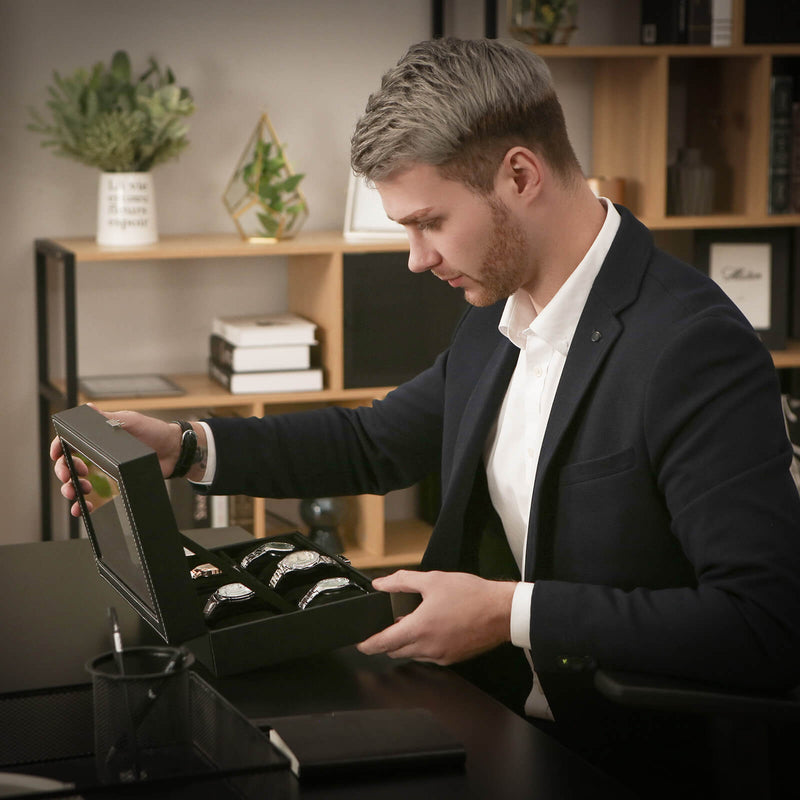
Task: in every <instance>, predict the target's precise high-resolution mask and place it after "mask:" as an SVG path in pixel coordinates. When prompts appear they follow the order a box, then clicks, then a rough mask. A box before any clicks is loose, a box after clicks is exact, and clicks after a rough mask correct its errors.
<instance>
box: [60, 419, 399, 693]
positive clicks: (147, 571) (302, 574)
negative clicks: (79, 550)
mask: <svg viewBox="0 0 800 800" xmlns="http://www.w3.org/2000/svg"><path fill="white" fill-rule="evenodd" d="M52 419H53V424H54V426H55V430H56V433H57V435H58V436H59V438H60V440H61V443H62V446H63V449H64V453H65V455H66V459H67V463H68V465H69V467H70V471H71V473H72V479H73V482H76V480H77V476H76V472H75V467H74V462H75V459H77V458H80V459H82V460H83V461H85V462H86V463H87V464H88V465H89V467H90V480H91V482H92V486H93V491H92V493H91V495H89V497H88V500H89V502H90V503H91V505H92V510H91V511H90V510H89V508H88V506H87V502H86V500H87V498H84V497H83V495H82V494H80V493H79V497H80V500H79V502H80V505H81V516H82V518H83V522H84V525H85V527H86V532H87V534H88V537H89V539H90V541H91V544H92V548H93V550H94V556H95V560H96V562H97V568H98V570H99V572H100V574H101V575H102V576H103V577H104V578H105V579H106V580H107V581H108V582H109V583H110V584H111V585H112V586H113V587H114V588H115V589H116V591H117V592H118V593H119V594H120V595H121V596H122V597H123V598H125V600H126V601H127V602H128V603H129V604H130V605H131V606H132V607H133V608H134V609H135V610H136V612H137V613H138V614H139V616H141V617H142V619H144V620H145V621H146V622H147V623H148V624H149V625H150V626H151V627H152V628H153V629H154V630H155V631H156V632H157V633H158V634H159V636H160V637H161V638H162V639H163V640H164V641H165V642H167V643H168V644H173V645H177V644H181V645H184V646H186V647H188V648H189V649H190V650H191V651H192V652H193V653H194V654H195V657H196V658H197V659H198V660H199V661H200V662H201V663H203V664H204V665H205V666H206V667H207V668H208V669H209V670H210V671H211V672H212V673H213V674H214V675H216V676H218V677H219V676H223V675H231V674H235V673H239V672H244V671H247V670H250V669H255V668H258V667H261V666H266V665H268V664H274V663H278V662H281V661H286V660H288V659H292V658H297V657H300V656H305V655H310V654H312V653H318V652H322V651H325V650H331V649H334V648H336V647H340V646H343V645H347V644H353V643H355V642H359V641H362V640H364V639H366V638H368V637H369V636H371V635H372V634H373V633H376V632H378V631H380V630H382V629H383V628H385V627H387V626H388V625H390V624H391V623H392V622H393V621H394V615H393V613H392V601H391V598H390V596H389V595H388V594H386V593H383V592H377V591H374V590H373V589H372V587H371V583H370V580H369V578H367V577H366V576H365V575H363V574H362V573H360V572H359V571H358V570H356V569H354V568H353V567H352V566H351V565H350V563H349V562H348V561H347V559H345V558H343V557H342V556H339V555H334V554H329V553H324V552H323V551H321V550H320V549H319V548H317V547H316V546H315V545H314V544H313V543H312V542H311V541H310V540H309V539H308V538H307V537H305V536H303V535H302V534H301V533H299V532H292V533H290V534H287V535H282V536H280V537H275V540H280V542H282V543H285V544H284V545H283V547H284V548H285V549H288V546H291V547H292V552H298V551H312V552H315V553H316V554H317V555H318V556H320V558H319V559H318V560H319V562H320V563H319V564H316V565H314V564H313V562H314V561H315V560H317V559H315V558H314V557H310V556H305V557H304V558H305V561H306V562H312V566H311V567H308V566H306V565H305V564H304V566H305V568H304V569H297V570H291V571H288V572H286V574H285V575H283V577H281V579H280V580H279V581H277V582H276V581H273V579H272V576H273V574H274V573H275V570H276V569H277V568H278V563H279V562H280V560H281V558H283V557H284V556H285V554H284V553H280V552H279V553H267V554H265V555H264V556H262V557H261V558H259V559H256V560H255V561H253V562H252V563H249V564H248V566H247V567H242V565H241V562H242V559H243V558H244V557H245V556H246V555H247V554H248V553H249V552H251V551H253V550H254V549H255V548H256V547H258V546H259V545H261V544H264V543H265V542H269V541H271V540H269V539H254V538H252V537H250V536H249V534H247V533H246V532H245V531H242V538H243V539H244V540H245V541H243V542H242V543H239V544H232V545H226V546H223V547H219V548H214V549H207V548H205V547H203V546H201V545H200V544H199V543H198V542H196V541H194V540H193V539H190V538H189V537H187V536H186V535H184V534H183V533H181V531H180V530H178V526H177V523H176V521H175V516H174V514H173V511H172V506H171V504H170V500H169V495H168V493H167V488H166V484H165V482H164V478H163V477H162V475H161V468H160V466H159V464H158V458H157V456H156V453H155V452H154V451H153V450H152V449H151V448H149V447H147V446H146V445H145V444H143V443H142V442H140V441H139V440H138V439H136V438H135V437H134V436H132V435H131V434H129V433H128V432H127V431H126V430H125V428H124V427H122V426H120V425H119V423H117V422H116V421H115V420H108V419H107V418H106V417H105V416H103V415H102V414H100V413H99V412H97V411H96V410H95V409H93V408H91V407H90V406H78V407H76V408H70V409H67V410H66V411H61V412H59V413H57V414H55V415H53V417H52ZM248 539H249V541H247V540H248ZM273 541H274V540H273ZM299 560H300V561H301V562H302V561H303V558H300V559H299ZM193 575H194V576H195V577H193ZM331 577H339V578H341V577H346V578H348V579H349V581H348V582H347V585H346V586H345V587H344V588H338V584H336V587H337V588H334V589H333V590H331V591H325V592H321V593H319V594H316V595H315V596H314V598H313V599H312V600H311V601H310V602H309V603H308V604H303V603H302V602H301V601H302V600H303V599H304V598H306V597H307V595H308V593H309V590H311V589H312V587H314V586H315V585H316V584H317V582H318V581H321V580H323V579H327V578H331ZM271 582H272V583H273V586H271V585H270V583H271ZM338 583H339V584H340V583H344V581H340V582H338ZM228 584H242V585H243V586H244V587H246V589H243V588H242V586H236V587H235V588H236V589H238V592H237V591H228V590H223V592H221V593H220V595H215V592H217V590H218V589H220V587H222V586H227V585H228ZM326 585H327V584H326ZM212 595H213V596H215V597H219V596H221V597H222V598H223V599H222V601H221V602H217V601H216V600H215V601H214V602H209V599H210V598H211V597H212ZM226 595H230V596H231V597H232V598H234V599H231V600H227V599H225V596H226ZM242 595H244V596H245V599H243V600H237V599H235V598H236V597H241V596H242ZM301 605H305V607H304V608H301ZM204 609H213V610H211V611H210V612H209V613H208V614H207V613H205V612H204Z"/></svg>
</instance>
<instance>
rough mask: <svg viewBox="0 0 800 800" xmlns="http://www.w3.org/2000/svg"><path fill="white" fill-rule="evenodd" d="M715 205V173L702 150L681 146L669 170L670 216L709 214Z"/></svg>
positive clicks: (668, 194)
mask: <svg viewBox="0 0 800 800" xmlns="http://www.w3.org/2000/svg"><path fill="white" fill-rule="evenodd" d="M713 206H714V170H713V169H712V168H711V167H709V166H708V165H707V164H705V163H704V162H703V158H702V156H701V154H700V150H698V149H697V148H694V147H682V148H681V149H680V150H679V151H678V158H677V160H676V162H675V163H674V164H671V165H670V166H669V167H668V168H667V213H668V214H678V215H681V216H686V215H698V214H710V213H711V211H712V209H713Z"/></svg>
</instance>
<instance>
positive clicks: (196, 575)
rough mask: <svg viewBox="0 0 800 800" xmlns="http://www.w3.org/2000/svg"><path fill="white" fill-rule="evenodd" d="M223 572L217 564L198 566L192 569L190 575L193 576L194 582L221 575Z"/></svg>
mask: <svg viewBox="0 0 800 800" xmlns="http://www.w3.org/2000/svg"><path fill="white" fill-rule="evenodd" d="M220 572H222V570H221V569H220V568H219V567H218V566H217V565H216V564H198V565H197V566H196V567H192V569H191V570H190V571H189V574H190V575H191V576H192V580H193V581H196V580H198V579H200V578H209V577H211V576H212V575H219V574H220Z"/></svg>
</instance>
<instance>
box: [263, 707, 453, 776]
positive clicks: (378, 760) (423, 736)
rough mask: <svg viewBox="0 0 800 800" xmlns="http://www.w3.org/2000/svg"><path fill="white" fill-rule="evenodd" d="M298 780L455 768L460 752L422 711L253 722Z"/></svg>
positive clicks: (302, 716) (365, 711) (331, 714)
mask: <svg viewBox="0 0 800 800" xmlns="http://www.w3.org/2000/svg"><path fill="white" fill-rule="evenodd" d="M253 722H254V723H255V724H256V725H257V726H258V727H259V728H261V729H262V730H266V731H268V732H269V737H270V741H271V742H272V744H273V746H274V747H275V748H276V749H277V750H278V751H279V752H281V753H283V754H284V755H285V756H286V757H287V758H288V759H289V762H290V767H291V769H292V771H293V772H294V774H295V775H296V776H297V777H298V778H300V779H301V780H303V781H318V780H322V779H326V780H327V779H332V778H337V777H345V776H346V777H348V778H352V777H354V776H360V775H365V776H366V775H374V774H375V773H376V772H379V771H380V772H381V773H387V774H388V773H392V774H393V773H396V772H402V771H405V770H413V771H414V772H416V773H418V772H420V771H422V770H446V769H460V768H462V767H463V765H464V761H465V758H466V752H465V750H464V745H463V744H462V743H461V742H460V741H458V740H457V739H456V738H455V737H454V736H453V735H452V734H451V733H450V731H448V730H447V728H445V727H444V726H443V725H442V724H441V723H440V722H439V721H438V720H437V719H436V717H434V716H433V714H431V713H430V712H429V711H427V710H426V709H421V708H389V709H383V708H378V709H359V710H355V711H333V712H328V713H315V714H300V715H297V716H291V717H276V718H264V719H257V720H253Z"/></svg>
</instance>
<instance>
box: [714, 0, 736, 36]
mask: <svg viewBox="0 0 800 800" xmlns="http://www.w3.org/2000/svg"><path fill="white" fill-rule="evenodd" d="M711 44H712V45H713V46H714V47H729V46H730V45H731V44H733V0H711Z"/></svg>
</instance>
